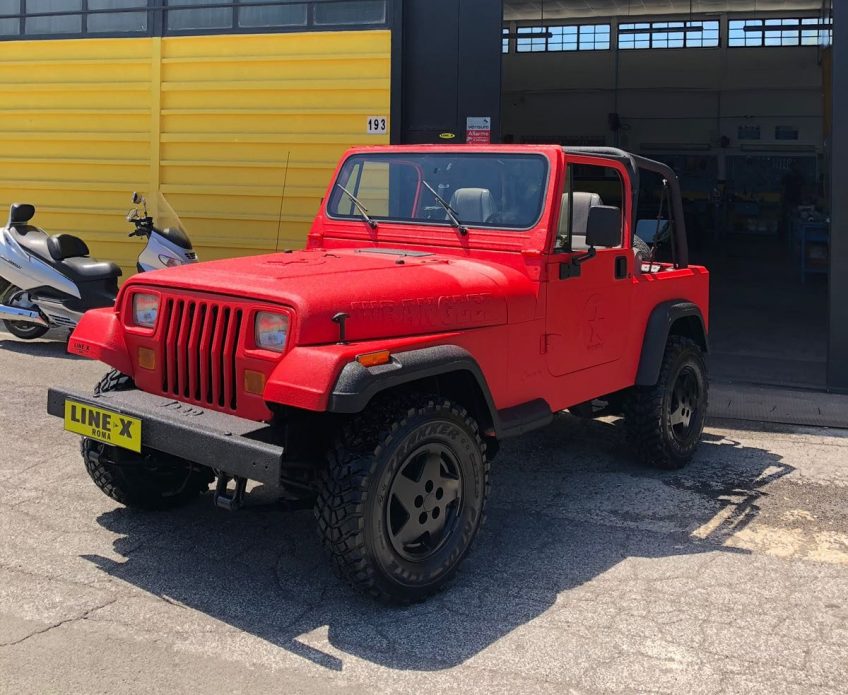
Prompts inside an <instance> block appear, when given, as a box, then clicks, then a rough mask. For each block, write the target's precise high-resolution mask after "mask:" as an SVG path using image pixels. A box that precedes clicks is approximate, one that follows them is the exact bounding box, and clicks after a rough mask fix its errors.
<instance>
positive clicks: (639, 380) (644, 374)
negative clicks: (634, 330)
mask: <svg viewBox="0 0 848 695" xmlns="http://www.w3.org/2000/svg"><path fill="white" fill-rule="evenodd" d="M681 320H683V321H684V322H685V326H683V327H682V328H683V330H675V331H674V332H675V333H681V334H682V335H685V336H687V337H690V338H692V339H693V340H695V342H697V343H699V344H700V345H701V348H702V349H703V350H704V352H708V351H709V343H708V340H707V331H706V328H705V326H704V317H703V315H702V314H701V309H700V308H699V307H698V305H697V304H693V303H692V302H689V301H686V300H685V299H672V300H670V301H667V302H663V303H662V304H658V305H657V306H656V307H654V310H653V311H652V312H651V315H650V317H649V318H648V325H647V326H646V328H645V338H644V340H643V341H642V354H641V357H640V358H639V369H638V370H637V372H636V385H637V386H652V385H654V384H656V383H657V380H658V379H659V376H660V369H661V368H662V361H663V355H664V354H665V346H666V344H667V343H668V336H669V334H671V333H672V327H673V326H674V324H675V323H677V322H678V321H681Z"/></svg>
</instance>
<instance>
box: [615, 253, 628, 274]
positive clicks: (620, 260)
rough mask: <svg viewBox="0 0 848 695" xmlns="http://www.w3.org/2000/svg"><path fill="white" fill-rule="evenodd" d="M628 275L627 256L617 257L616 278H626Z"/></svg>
mask: <svg viewBox="0 0 848 695" xmlns="http://www.w3.org/2000/svg"><path fill="white" fill-rule="evenodd" d="M626 277H627V256H616V257H615V279H616V280H624V278H626Z"/></svg>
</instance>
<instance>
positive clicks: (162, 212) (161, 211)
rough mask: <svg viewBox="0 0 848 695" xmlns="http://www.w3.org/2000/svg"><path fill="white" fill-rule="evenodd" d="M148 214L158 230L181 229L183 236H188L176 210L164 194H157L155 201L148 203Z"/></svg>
mask: <svg viewBox="0 0 848 695" xmlns="http://www.w3.org/2000/svg"><path fill="white" fill-rule="evenodd" d="M147 212H148V214H149V215H150V216H151V217H152V218H153V222H154V224H155V225H156V227H157V228H158V229H169V228H170V229H179V230H180V231H181V232H182V233H183V234H185V235H186V236H188V231H187V230H186V228H185V225H184V224H183V221H182V220H181V219H180V216H179V215H178V214H177V212H176V210H174V208H173V207H171V204H170V203H169V202H168V199H167V198H166V197H165V194H164V193H161V192H157V193H156V195H155V196H154V197H153V200H149V201H147Z"/></svg>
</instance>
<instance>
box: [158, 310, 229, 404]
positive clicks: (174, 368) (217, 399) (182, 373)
mask: <svg viewBox="0 0 848 695" xmlns="http://www.w3.org/2000/svg"><path fill="white" fill-rule="evenodd" d="M163 299H164V306H163V307H162V316H161V318H160V320H161V321H162V325H163V333H162V335H163V342H162V358H163V365H162V370H161V376H162V391H163V393H166V394H170V395H173V396H176V397H177V398H180V399H181V400H188V401H193V402H195V403H203V404H206V405H209V406H212V407H213V408H223V409H227V410H236V409H237V408H238V397H239V386H238V383H239V382H238V378H237V369H236V351H237V349H238V346H239V335H240V334H241V331H242V319H243V315H244V312H243V311H242V309H238V308H234V307H232V306H227V305H226V304H222V303H219V302H216V301H212V300H195V299H179V298H173V297H167V298H165V297H163Z"/></svg>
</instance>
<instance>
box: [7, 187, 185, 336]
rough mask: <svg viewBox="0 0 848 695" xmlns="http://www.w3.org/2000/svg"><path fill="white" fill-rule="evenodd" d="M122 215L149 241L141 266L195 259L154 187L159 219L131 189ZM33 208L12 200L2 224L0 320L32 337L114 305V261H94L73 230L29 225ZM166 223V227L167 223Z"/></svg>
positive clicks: (116, 269)
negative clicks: (59, 231)
mask: <svg viewBox="0 0 848 695" xmlns="http://www.w3.org/2000/svg"><path fill="white" fill-rule="evenodd" d="M132 201H133V204H134V205H141V207H142V212H141V213H139V210H138V208H133V209H132V210H130V212H129V214H128V215H127V221H128V222H131V223H132V224H133V225H134V226H135V229H134V230H133V231H132V232H131V233H130V234H129V236H131V237H133V236H143V237H146V238H147V244H146V246H145V247H144V249H143V250H142V252H141V253H140V254H139V256H138V262H137V264H136V267H137V268H138V271H139V272H145V271H148V270H157V269H160V268H167V267H170V266H175V265H185V264H187V263H196V262H197V254H196V253H195V252H194V249H193V248H192V246H191V241H190V240H189V238H188V234H186V231H185V228H184V227H183V226H182V223H181V222H180V219H179V217H178V216H177V214H176V213H175V212H174V210H173V208H171V206H170V205H169V204H168V201H167V200H165V197H164V196H163V195H162V194H161V193H159V194H157V198H156V201H155V205H156V208H157V210H156V226H154V221H153V217H152V216H151V215H150V214H148V211H147V201H145V199H144V198H143V197H142V196H140V195H139V194H138V193H133V197H132ZM34 215H35V207H34V206H32V205H29V204H26V203H15V204H13V205H12V207H11V209H10V210H9V221H8V223H7V224H6V226H5V227H3V228H0V320H2V322H3V324H4V325H5V327H6V329H7V330H8V331H9V332H10V333H12V334H13V335H15V336H17V337H18V338H23V339H24V340H34V339H35V338H40V337H41V336H42V335H44V334H45V333H46V332H47V331H48V330H49V329H50V328H67V329H69V330H73V328H74V327H75V326H76V325H77V323H78V322H79V320H80V318H82V315H83V314H84V313H85V312H86V311H88V310H89V309H97V308H100V307H106V306H112V305H113V304H114V303H115V297H116V296H117V294H118V277H120V275H121V269H120V267H118V265H117V264H115V263H111V262H108V261H98V260H97V259H95V258H91V257H90V256H89V255H88V254H89V251H88V246H87V245H86V243H85V242H84V241H83V240H82V239H80V238H79V237H75V236H72V235H70V234H55V235H53V236H50V235H49V234H48V233H47V232H45V231H44V230H43V229H40V228H38V227H36V226H34V225H31V224H29V222H30V220H31V219H32V218H33V216H34ZM166 225H167V226H166Z"/></svg>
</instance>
